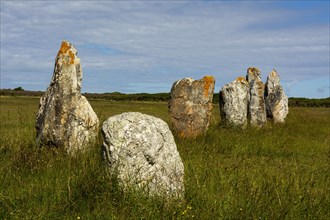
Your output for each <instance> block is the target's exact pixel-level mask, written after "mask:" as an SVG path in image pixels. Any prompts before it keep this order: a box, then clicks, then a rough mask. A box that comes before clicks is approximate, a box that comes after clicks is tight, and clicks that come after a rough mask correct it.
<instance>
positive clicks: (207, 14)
mask: <svg viewBox="0 0 330 220" xmlns="http://www.w3.org/2000/svg"><path fill="white" fill-rule="evenodd" d="M1 6H2V7H1V27H2V28H1V72H2V73H1V81H3V80H6V81H5V82H2V84H3V86H5V85H9V84H10V82H9V81H10V80H12V81H16V80H15V78H17V77H18V75H20V74H21V73H20V72H22V73H23V72H30V73H34V74H36V75H40V76H42V77H48V78H49V80H50V78H51V74H52V71H53V62H54V59H55V55H56V53H57V50H58V48H59V46H60V43H61V40H62V39H66V40H69V41H71V42H72V43H73V44H74V45H75V47H76V48H77V50H78V56H79V57H80V58H81V61H82V66H83V72H84V76H85V77H84V82H83V86H86V88H88V89H90V90H91V92H108V91H107V90H105V89H106V88H110V89H112V90H116V91H121V92H125V91H132V90H133V89H132V88H131V85H136V86H137V88H136V92H148V91H143V89H144V88H149V87H150V88H151V87H153V86H152V83H151V85H150V86H149V87H148V86H145V84H144V83H148V82H149V81H150V79H152V81H153V83H154V85H169V87H170V86H171V85H172V83H173V82H174V81H175V80H177V79H180V78H182V77H186V76H191V77H193V78H201V77H202V76H203V74H211V75H214V76H215V77H216V79H217V87H216V90H219V89H220V87H221V86H222V85H224V84H225V83H228V82H230V81H232V80H234V79H235V78H236V76H238V75H245V72H246V69H247V67H249V66H258V67H260V69H261V71H262V74H263V77H264V78H266V76H267V75H268V73H269V72H270V71H271V70H272V68H274V67H275V68H276V69H277V70H278V71H279V73H280V75H281V79H282V81H286V82H290V81H293V80H306V79H308V78H313V77H325V75H326V74H328V73H329V65H328V64H329V29H328V25H329V23H327V24H322V23H315V24H313V25H310V24H305V23H304V22H301V23H299V18H304V19H305V20H306V16H305V15H306V14H305V12H306V11H297V10H292V9H285V10H284V9H282V10H279V9H278V8H272V5H271V3H266V2H262V3H260V2H258V3H255V2H222V1H221V2H207V1H206V2H205V1H197V2H195V1H194V2H190V1H189V2H185V1H170V2H162V1H161V2H158V1H156V2H149V1H147V2H146V1H124V2H119V1H110V2H104V1H101V2H99V1H95V2H88V1H70V2H66V1H47V2H40V1H36V2H9V1H5V2H1ZM327 13H328V15H329V12H327ZM313 16H317V14H313ZM86 45H87V46H86ZM88 45H98V46H97V47H94V48H92V47H88ZM106 51H111V53H106ZM154 80H158V81H156V82H154ZM142 84H143V85H144V86H141V87H139V85H142ZM109 85H111V86H109ZM47 86H48V83H46V84H45V85H44V86H43V87H42V86H41V87H40V89H41V90H44V89H45V88H46V87H47ZM126 87H127V88H126ZM100 88H104V89H102V90H101V89H100ZM163 88H166V86H165V87H164V86H163ZM139 89H141V91H139ZM154 90H155V89H152V91H154ZM150 91H151V90H150ZM159 92H162V91H161V88H160V91H159Z"/></svg>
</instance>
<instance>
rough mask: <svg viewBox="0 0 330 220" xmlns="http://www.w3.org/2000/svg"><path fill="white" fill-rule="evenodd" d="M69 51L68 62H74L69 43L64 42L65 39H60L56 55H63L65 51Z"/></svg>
mask: <svg viewBox="0 0 330 220" xmlns="http://www.w3.org/2000/svg"><path fill="white" fill-rule="evenodd" d="M68 51H69V56H70V62H69V63H70V64H74V60H75V54H74V53H73V52H72V50H71V45H70V43H68V42H66V41H62V45H61V48H60V50H59V51H58V53H57V56H60V55H63V56H65V55H66V54H67V52H68Z"/></svg>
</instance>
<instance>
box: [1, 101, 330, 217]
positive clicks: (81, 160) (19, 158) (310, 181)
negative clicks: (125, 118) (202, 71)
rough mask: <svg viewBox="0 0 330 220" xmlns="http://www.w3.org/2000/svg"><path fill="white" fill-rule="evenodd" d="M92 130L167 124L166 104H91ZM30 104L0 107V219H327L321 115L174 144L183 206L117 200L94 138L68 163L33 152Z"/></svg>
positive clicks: (215, 121)
mask: <svg viewBox="0 0 330 220" xmlns="http://www.w3.org/2000/svg"><path fill="white" fill-rule="evenodd" d="M90 102H91V105H92V106H93V108H94V111H95V112H96V114H97V115H98V117H99V119H100V121H101V124H102V122H103V121H104V120H105V119H107V118H108V117H109V116H112V115H115V114H119V113H122V112H128V111H138V112H142V113H145V114H149V115H153V116H156V117H159V118H162V119H163V120H164V121H166V122H169V117H168V114H167V103H166V102H132V101H109V100H97V99H95V100H91V101H90ZM38 104H39V98H38V97H28V96H26V97H17V96H16V97H15V96H11V97H9V96H1V97H0V121H1V122H0V123H1V124H0V133H1V136H0V219H330V211H329V210H330V108H298V107H296V108H290V113H289V115H288V118H287V122H286V124H283V125H275V124H272V123H268V125H267V127H265V128H263V129H253V128H249V129H246V130H240V129H233V128H228V127H225V126H223V125H221V123H220V114H219V107H218V105H215V106H214V109H213V116H212V123H211V125H210V129H209V130H208V131H207V132H206V133H205V135H203V136H199V137H197V138H195V139H180V138H179V137H178V136H177V135H176V134H175V133H174V136H175V140H176V143H177V147H178V150H179V152H180V155H181V157H182V160H183V163H184V166H185V188H186V192H185V198H184V200H181V201H165V200H163V199H161V198H148V197H146V196H144V195H143V194H140V193H138V192H127V193H123V192H122V190H121V189H120V187H119V186H118V185H117V184H116V182H115V181H113V180H112V179H111V178H110V177H108V176H107V175H105V173H104V171H103V163H102V160H101V155H100V146H101V145H102V137H101V135H100V136H99V139H98V140H97V142H96V143H95V145H93V146H91V147H90V150H89V151H88V152H85V153H81V154H78V155H76V157H70V156H68V155H67V154H66V152H64V151H63V150H62V149H57V148H51V149H48V148H46V147H41V148H40V147H37V146H36V144H35V127H34V126H35V117H36V112H37V109H38Z"/></svg>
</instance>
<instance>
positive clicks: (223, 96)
mask: <svg viewBox="0 0 330 220" xmlns="http://www.w3.org/2000/svg"><path fill="white" fill-rule="evenodd" d="M249 95H250V93H249V84H248V82H247V81H246V79H245V78H243V77H238V78H236V80H235V81H233V82H231V83H229V84H227V85H225V86H223V87H222V89H221V91H220V93H219V96H220V97H219V98H220V113H221V121H222V122H223V123H225V124H226V125H229V126H235V127H236V126H237V127H242V128H245V127H246V126H247V112H248V102H249V99H250V97H249Z"/></svg>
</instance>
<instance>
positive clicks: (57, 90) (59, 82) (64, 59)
mask: <svg viewBox="0 0 330 220" xmlns="http://www.w3.org/2000/svg"><path fill="white" fill-rule="evenodd" d="M76 54H77V51H76V49H75V48H74V47H73V46H72V45H71V44H70V43H69V42H67V41H63V42H62V45H61V48H60V50H59V52H58V54H57V57H56V61H55V68H54V74H53V77H52V80H51V83H50V85H49V87H48V88H47V91H46V93H45V94H44V95H43V96H42V97H41V99H40V104H39V110H38V114H37V120H36V129H37V143H38V144H43V145H49V146H55V147H64V148H65V149H66V150H67V151H68V152H70V153H71V152H75V151H76V150H78V149H83V148H85V147H86V146H88V144H89V143H90V142H91V141H93V140H94V139H95V137H96V136H97V132H98V125H99V120H98V118H97V116H96V114H95V112H94V111H93V109H92V107H91V105H90V104H89V102H88V101H87V99H86V98H85V97H84V96H82V95H81V93H80V90H81V81H82V69H81V65H80V59H79V58H78V57H77V56H76Z"/></svg>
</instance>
